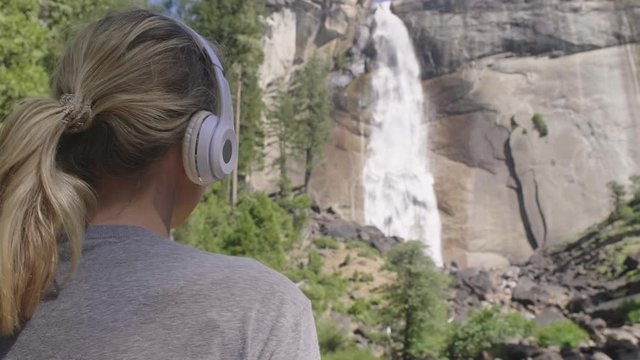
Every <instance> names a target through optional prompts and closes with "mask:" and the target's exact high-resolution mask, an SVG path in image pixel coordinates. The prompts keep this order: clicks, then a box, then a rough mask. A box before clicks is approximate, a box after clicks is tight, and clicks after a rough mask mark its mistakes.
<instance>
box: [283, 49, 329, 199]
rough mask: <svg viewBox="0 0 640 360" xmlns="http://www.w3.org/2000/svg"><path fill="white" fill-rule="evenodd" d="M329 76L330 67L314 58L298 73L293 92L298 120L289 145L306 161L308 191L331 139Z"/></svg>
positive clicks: (305, 182) (296, 119)
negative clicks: (327, 80)
mask: <svg viewBox="0 0 640 360" xmlns="http://www.w3.org/2000/svg"><path fill="white" fill-rule="evenodd" d="M328 73H329V69H328V67H327V66H326V65H325V64H324V63H323V62H322V61H320V59H319V58H317V57H315V56H313V57H311V59H309V62H308V63H307V64H306V66H305V67H304V68H303V69H302V70H301V71H299V72H298V73H296V74H295V76H294V78H293V84H292V87H291V92H290V93H291V96H292V97H293V103H294V104H295V109H296V117H295V121H294V122H293V123H292V124H291V132H290V134H291V138H290V139H289V144H290V145H288V146H290V147H291V148H292V149H293V151H294V152H295V153H296V154H298V155H299V156H302V158H303V159H304V164H305V177H304V187H305V190H306V188H307V185H308V184H309V180H310V178H311V171H312V170H313V169H314V168H316V167H317V166H318V164H320V162H321V161H322V154H323V151H324V146H325V145H326V144H327V141H328V140H329V121H330V115H331V111H332V109H333V102H332V100H331V90H330V89H329V88H328V87H327V86H326V83H325V82H326V77H327V75H328Z"/></svg>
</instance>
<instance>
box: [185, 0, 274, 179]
mask: <svg viewBox="0 0 640 360" xmlns="http://www.w3.org/2000/svg"><path fill="white" fill-rule="evenodd" d="M177 12H178V13H179V14H181V15H182V16H183V18H184V19H185V21H187V22H188V23H189V24H190V25H192V26H193V27H194V28H195V29H196V30H197V31H198V32H199V33H200V34H202V35H203V36H204V37H205V38H207V39H209V40H212V41H214V42H215V43H216V44H218V45H219V49H220V53H221V58H222V59H221V60H222V61H223V63H224V65H225V70H226V75H227V77H229V76H228V75H229V74H234V73H235V71H234V69H236V68H237V67H239V66H242V99H241V105H240V106H241V108H242V116H241V119H240V137H241V138H240V151H239V159H238V169H239V174H240V177H241V178H242V177H244V176H246V174H247V173H248V171H249V170H250V168H251V166H252V165H256V164H260V161H261V158H262V157H261V153H260V152H261V149H262V142H263V137H264V134H263V130H262V125H261V120H262V112H263V109H264V104H263V102H262V90H261V89H260V86H259V84H258V68H259V66H260V64H261V63H262V59H263V53H262V48H261V47H260V40H261V39H262V34H263V33H264V28H263V26H262V24H261V23H260V20H259V18H258V15H259V12H258V9H257V8H256V3H255V2H254V0H207V1H204V0H187V1H182V2H180V6H179V8H178V9H177ZM229 78H230V77H229ZM229 85H230V86H231V88H232V89H231V93H232V94H233V95H232V96H235V86H236V84H235V83H234V82H233V81H230V84H229ZM234 101H235V100H234Z"/></svg>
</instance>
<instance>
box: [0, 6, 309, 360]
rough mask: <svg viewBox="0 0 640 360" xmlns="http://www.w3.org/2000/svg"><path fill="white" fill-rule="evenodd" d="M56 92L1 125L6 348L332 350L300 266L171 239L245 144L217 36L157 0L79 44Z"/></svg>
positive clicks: (114, 354) (263, 355)
mask: <svg viewBox="0 0 640 360" xmlns="http://www.w3.org/2000/svg"><path fill="white" fill-rule="evenodd" d="M53 93H54V97H53V98H46V99H36V100H30V101H26V102H24V103H23V104H21V105H20V106H19V107H18V109H17V110H16V111H15V112H14V113H12V114H11V115H10V116H9V118H8V119H6V121H5V122H4V125H3V129H2V132H1V134H0V332H1V334H2V335H3V340H2V345H3V349H2V351H3V353H1V354H5V355H6V358H7V359H295V360H298V359H303V360H304V359H319V353H318V347H317V340H316V334H315V327H314V323H313V317H312V314H311V310H310V304H309V301H308V300H307V299H306V298H305V297H304V295H302V293H301V292H300V291H299V290H298V289H297V288H296V287H295V286H294V285H293V284H292V283H291V282H290V281H288V280H287V279H286V278H285V277H283V276H282V275H280V274H278V273H276V272H274V271H272V270H270V269H268V268H266V267H265V266H263V265H261V264H259V263H257V262H255V261H253V260H248V259H243V258H234V257H227V256H221V255H215V254H209V253H204V252H201V251H198V250H195V249H193V248H190V247H187V246H183V245H180V244H176V243H173V242H171V241H170V240H169V239H168V238H167V237H168V235H169V231H170V229H171V228H172V227H175V226H177V225H178V224H180V223H181V222H182V221H183V220H184V219H185V218H186V217H187V216H188V214H189V213H190V212H191V211H192V210H193V208H194V207H195V206H196V204H197V203H198V200H199V199H200V197H201V195H202V194H203V192H204V189H205V187H204V184H208V183H210V182H211V181H213V180H216V179H219V178H221V177H223V176H224V175H225V174H227V173H228V172H229V171H230V170H231V169H232V168H233V165H234V163H235V159H236V157H237V154H236V152H237V144H236V143H235V135H234V133H233V128H232V125H230V120H229V119H230V118H231V113H230V112H231V106H230V95H229V93H228V86H227V83H226V80H224V77H223V75H222V71H221V66H220V65H219V61H218V59H217V57H216V55H215V54H214V53H213V51H212V50H211V48H210V46H209V45H208V44H206V41H204V40H203V39H202V38H201V37H200V36H199V35H197V34H196V33H195V32H193V30H191V29H190V28H188V27H186V26H185V25H184V24H181V23H179V22H177V21H175V20H172V19H169V18H167V17H164V16H160V15H155V14H152V13H150V12H147V11H143V10H137V11H131V12H127V13H122V14H115V15H110V16H107V17H105V18H103V19H102V20H100V21H98V22H96V23H94V24H92V25H90V26H89V27H88V28H86V29H85V30H84V31H82V32H81V33H80V34H78V36H77V37H76V39H75V40H74V41H73V42H72V43H71V45H70V46H69V48H68V49H67V51H66V53H65V55H64V56H63V57H62V59H61V62H60V64H59V67H58V70H57V72H56V74H55V77H54V81H53ZM209 112H211V113H213V114H211V113H209ZM221 129H222V130H221ZM81 254H82V259H80V255H81ZM71 273H73V276H68V275H69V274H71Z"/></svg>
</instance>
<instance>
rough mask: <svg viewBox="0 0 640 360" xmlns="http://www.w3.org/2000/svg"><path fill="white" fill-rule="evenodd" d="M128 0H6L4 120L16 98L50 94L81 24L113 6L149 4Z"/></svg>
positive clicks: (1, 59) (0, 93)
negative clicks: (60, 60) (55, 72)
mask: <svg viewBox="0 0 640 360" xmlns="http://www.w3.org/2000/svg"><path fill="white" fill-rule="evenodd" d="M144 4H145V2H144V1H123V0H105V1H92V0H58V1H38V0H21V1H13V0H0V9H2V10H1V13H0V121H1V120H4V119H5V118H6V117H7V115H8V114H9V113H10V111H11V109H12V108H13V106H14V104H15V103H16V101H18V100H20V99H23V98H25V97H33V96H43V95H47V93H48V91H49V86H48V77H49V73H50V72H51V71H52V70H53V67H54V65H55V62H56V61H57V59H58V57H59V56H60V55H61V53H62V49H63V48H64V45H65V42H66V41H67V40H68V39H69V37H70V35H71V32H72V31H73V30H75V28H76V26H77V25H78V24H81V23H84V22H88V21H91V20H95V19H97V18H99V17H100V16H102V15H104V14H105V13H106V12H107V11H108V10H115V9H121V8H123V7H125V6H144Z"/></svg>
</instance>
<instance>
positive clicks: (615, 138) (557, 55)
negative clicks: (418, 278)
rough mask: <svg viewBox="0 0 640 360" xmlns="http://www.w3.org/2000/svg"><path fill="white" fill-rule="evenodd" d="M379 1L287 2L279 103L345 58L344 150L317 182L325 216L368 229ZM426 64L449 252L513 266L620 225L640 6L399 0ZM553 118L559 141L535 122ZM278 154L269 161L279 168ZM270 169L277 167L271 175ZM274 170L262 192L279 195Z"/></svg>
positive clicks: (637, 133)
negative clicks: (613, 197) (320, 67)
mask: <svg viewBox="0 0 640 360" xmlns="http://www.w3.org/2000/svg"><path fill="white" fill-rule="evenodd" d="M371 5H372V4H371V2H370V1H358V0H340V1H339V0H335V1H310V0H289V1H285V0H281V1H277V0H273V1H269V11H270V15H269V16H268V17H267V18H266V19H265V22H266V24H267V25H268V29H269V31H268V34H267V36H266V37H265V39H264V41H263V48H264V50H265V63H264V65H263V68H262V70H261V74H262V75H261V81H262V84H263V86H264V87H265V89H266V90H267V94H272V93H273V91H275V89H278V88H279V86H281V85H282V84H286V83H287V82H288V81H289V79H290V76H291V74H292V73H293V72H294V71H295V70H296V69H297V68H299V67H300V66H302V65H303V64H304V62H305V61H306V59H307V58H308V57H309V55H310V54H311V53H312V52H314V51H318V52H319V53H320V54H322V55H323V56H324V57H325V58H326V59H328V60H329V59H333V58H334V57H336V56H342V57H344V59H346V60H347V66H345V67H344V68H343V69H342V70H340V71H337V72H335V73H333V74H332V76H331V78H330V79H329V83H330V84H331V86H333V87H334V88H335V90H336V93H335V94H336V95H335V105H336V110H335V112H334V125H333V129H332V141H331V142H330V144H329V146H328V147H327V149H326V154H325V155H326V156H325V159H326V161H325V164H324V165H323V166H322V167H321V168H320V169H318V170H317V171H316V172H315V174H314V176H313V178H312V181H311V189H310V191H311V194H312V196H313V197H314V200H315V201H316V202H317V203H318V204H319V205H320V206H321V207H323V208H326V207H332V208H333V209H334V211H335V212H337V213H339V214H340V215H341V216H342V217H343V218H346V219H349V220H354V221H356V222H361V221H362V220H363V214H362V203H363V200H362V193H363V191H362V185H361V172H362V167H363V164H364V161H365V156H366V145H367V134H368V123H369V118H370V117H371V104H372V101H373V99H372V96H371V91H370V88H369V86H370V82H369V78H370V75H371V73H370V70H371V69H370V66H368V65H369V63H370V62H371V60H372V59H374V58H375V49H372V47H371V44H370V41H369V40H370V39H369V34H370V30H371V29H370V27H371V22H370V17H369V15H370V13H371ZM393 9H394V11H395V12H396V13H397V14H398V15H399V16H400V17H401V18H402V19H403V20H404V21H405V23H406V25H407V26H408V28H409V30H410V33H411V34H412V36H413V40H414V45H415V47H416V50H417V53H418V54H420V59H419V60H420V62H421V64H422V68H423V69H422V70H423V71H422V72H423V78H424V89H425V94H426V96H427V98H428V99H427V100H428V101H427V102H426V104H427V105H426V108H425V113H426V114H427V115H428V118H429V119H430V121H431V122H430V124H431V125H430V130H429V131H430V149H425V151H429V152H430V155H431V158H432V167H433V168H434V175H435V178H436V194H437V197H438V200H439V204H440V210H441V215H442V220H443V244H444V256H445V259H447V260H449V261H455V262H457V263H458V264H459V265H461V266H484V267H487V268H491V267H504V266H507V265H508V264H509V262H517V261H522V260H524V259H526V258H528V256H529V255H531V254H532V252H533V251H534V249H536V248H541V247H545V246H549V245H553V244H556V243H558V242H561V241H564V240H566V239H568V238H571V237H573V236H575V235H576V234H577V233H578V232H579V231H580V230H581V229H583V228H586V227H587V226H589V225H591V224H593V223H595V222H597V221H598V220H599V219H601V218H602V217H603V216H604V215H605V214H606V213H608V211H609V210H610V209H609V204H608V197H607V193H606V192H607V189H606V183H607V182H608V181H611V180H617V181H623V180H625V179H627V178H628V177H629V176H630V175H632V174H634V173H638V172H640V148H639V147H638V146H637V144H638V143H639V141H640V124H639V123H638V120H637V116H636V114H638V113H639V112H640V77H639V76H638V69H640V45H638V42H639V41H640V27H639V26H638V25H637V24H638V23H639V22H640V3H638V2H637V1H634V0H623V1H601V0H597V1H596V0H592V1H577V0H574V1H559V0H545V1H514V0H490V1H481V2H480V1H472V0H465V1H458V0H399V1H394V5H393ZM536 113H537V114H540V115H541V118H542V119H543V122H544V123H545V124H546V127H547V128H548V135H546V136H543V137H542V136H540V133H539V132H538V131H537V130H536V128H535V126H534V124H533V121H532V118H533V115H534V114H536ZM274 151H275V149H269V152H268V154H269V156H271V157H273V156H274V155H273V154H274ZM268 163H269V160H268V159H267V161H265V164H268ZM273 179H274V176H273V174H272V173H270V171H269V170H266V171H261V172H260V171H256V172H255V173H254V175H253V176H252V179H251V182H252V184H253V185H254V187H256V188H259V189H263V190H272V189H273V188H274V184H275V182H274V181H273Z"/></svg>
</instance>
